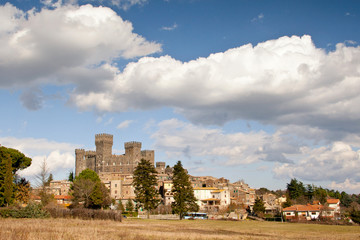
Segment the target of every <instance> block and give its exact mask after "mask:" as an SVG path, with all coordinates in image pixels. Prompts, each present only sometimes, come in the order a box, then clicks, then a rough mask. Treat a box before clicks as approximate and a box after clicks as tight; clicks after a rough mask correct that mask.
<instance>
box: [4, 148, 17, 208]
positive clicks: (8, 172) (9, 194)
mask: <svg viewBox="0 0 360 240" xmlns="http://www.w3.org/2000/svg"><path fill="white" fill-rule="evenodd" d="M4 162H5V166H4V167H5V175H4V185H3V188H4V203H5V204H6V205H7V206H8V205H9V204H11V203H12V202H13V200H14V193H13V189H14V186H13V174H12V164H11V158H10V155H9V154H7V156H6V157H5V159H4Z"/></svg>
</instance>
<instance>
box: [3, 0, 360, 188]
mask: <svg viewBox="0 0 360 240" xmlns="http://www.w3.org/2000/svg"><path fill="white" fill-rule="evenodd" d="M0 22H1V24H0V107H1V109H2V111H1V112H2V114H1V117H0V144H1V145H2V146H5V147H11V148H16V149H19V150H20V151H22V152H23V153H24V154H26V155H27V156H29V157H31V158H32V160H33V163H32V165H31V166H30V167H29V168H27V169H25V170H23V171H22V172H21V173H20V174H21V176H24V177H26V178H27V179H30V180H32V179H34V175H36V174H37V173H39V171H40V164H41V162H42V161H44V159H45V160H46V162H47V165H48V167H49V170H50V171H51V172H52V173H53V175H54V178H55V179H66V178H67V176H68V174H69V172H70V171H72V170H74V166H75V158H74V155H75V149H76V148H84V149H86V150H94V149H95V134H97V133H108V134H112V135H113V136H114V146H113V153H114V154H124V142H128V141H139V142H142V149H148V150H155V161H157V162H160V161H163V162H166V164H167V165H170V166H173V165H175V163H176V162H177V161H179V160H180V161H181V162H182V163H183V165H184V167H185V168H187V169H188V171H189V173H190V174H191V175H194V176H214V177H225V178H227V179H229V180H230V181H231V182H235V181H238V180H244V181H245V182H246V183H248V184H249V185H250V186H251V187H253V188H260V187H266V188H268V189H272V190H276V189H285V188H286V183H288V182H289V181H290V179H291V178H297V179H298V180H300V181H302V182H303V183H305V184H315V185H317V186H322V187H326V188H330V189H336V190H340V191H346V192H348V193H360V125H359V123H360V110H359V105H360V94H359V93H360V47H359V42H360V31H359V22H360V2H359V1H356V0H354V1H351V0H344V1H340V0H338V1H334V0H326V1H322V0H318V1H307V0H304V1H285V0H284V1H276V0H274V1H265V0H227V1H219V0H100V1H96V0H88V1H85V0H63V1H58V0H40V1H30V0H13V1H6V0H5V1H4V0H0Z"/></svg>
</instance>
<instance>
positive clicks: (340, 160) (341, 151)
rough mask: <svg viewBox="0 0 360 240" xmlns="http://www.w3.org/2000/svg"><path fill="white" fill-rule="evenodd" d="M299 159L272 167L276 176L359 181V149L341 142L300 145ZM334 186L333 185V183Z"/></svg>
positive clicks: (337, 181) (310, 179)
mask: <svg viewBox="0 0 360 240" xmlns="http://www.w3.org/2000/svg"><path fill="white" fill-rule="evenodd" d="M299 158H300V160H299V161H298V162H297V163H295V164H289V163H285V164H281V165H278V166H276V167H275V168H274V173H275V176H277V177H286V178H288V177H291V178H293V177H296V178H301V179H305V180H309V181H321V180H329V181H334V183H333V184H335V183H342V182H344V181H345V180H346V179H349V181H351V182H359V181H360V150H357V151H356V150H354V149H353V148H352V147H351V146H350V145H348V144H346V143H343V142H335V143H333V144H331V145H329V146H324V147H319V148H314V149H311V148H308V147H302V148H301V152H300V154H299ZM334 186H335V185H334Z"/></svg>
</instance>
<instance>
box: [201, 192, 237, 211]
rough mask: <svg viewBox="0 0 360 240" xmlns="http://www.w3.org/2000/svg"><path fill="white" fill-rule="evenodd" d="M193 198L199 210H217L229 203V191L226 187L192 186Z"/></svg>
mask: <svg viewBox="0 0 360 240" xmlns="http://www.w3.org/2000/svg"><path fill="white" fill-rule="evenodd" d="M194 195H195V198H196V199H197V200H198V201H197V204H198V205H199V207H200V211H208V212H218V211H219V210H221V209H224V208H226V207H228V206H229V205H230V192H229V190H228V189H219V188H215V187H196V188H194Z"/></svg>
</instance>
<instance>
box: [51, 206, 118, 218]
mask: <svg viewBox="0 0 360 240" xmlns="http://www.w3.org/2000/svg"><path fill="white" fill-rule="evenodd" d="M47 210H48V212H49V213H50V215H51V217H53V218H79V219H84V220H89V219H100V220H114V221H121V220H122V219H121V213H120V212H119V211H113V210H94V209H87V208H73V209H63V208H48V209H47Z"/></svg>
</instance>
